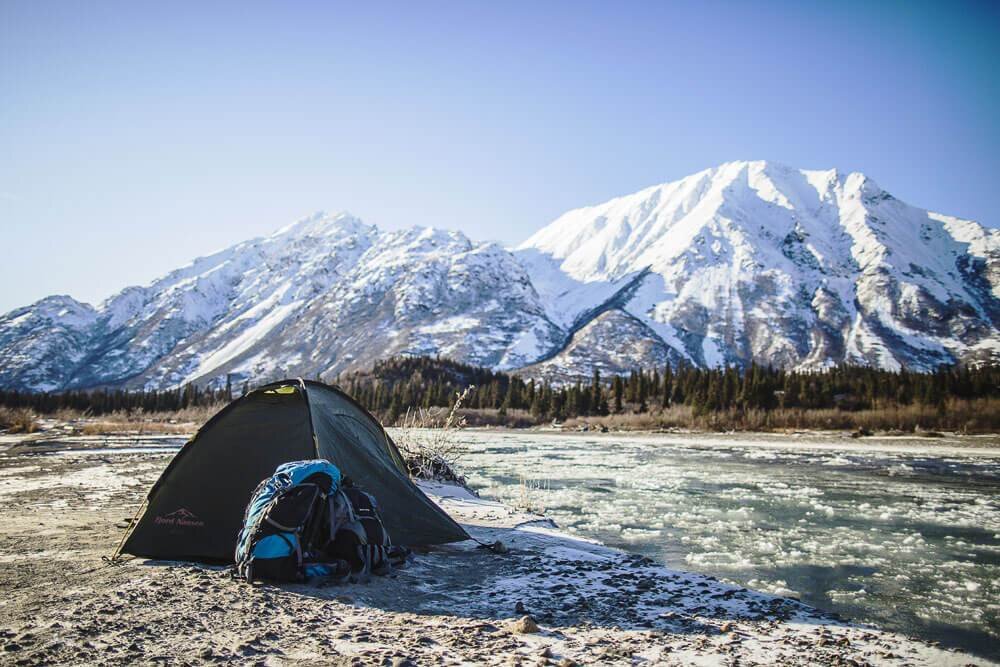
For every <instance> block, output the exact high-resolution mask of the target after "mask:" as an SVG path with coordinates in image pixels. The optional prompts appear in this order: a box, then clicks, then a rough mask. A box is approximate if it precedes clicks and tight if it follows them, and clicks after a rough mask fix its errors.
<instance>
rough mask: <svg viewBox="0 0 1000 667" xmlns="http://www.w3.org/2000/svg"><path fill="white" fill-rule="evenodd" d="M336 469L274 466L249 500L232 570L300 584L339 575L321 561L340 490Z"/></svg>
mask: <svg viewBox="0 0 1000 667" xmlns="http://www.w3.org/2000/svg"><path fill="white" fill-rule="evenodd" d="M340 482H341V475H340V470H338V469H337V467H336V466H335V465H333V464H332V463H330V462H329V461H325V460H321V459H318V460H312V461H292V462H290V463H285V464H282V465H280V466H278V469H277V470H275V471H274V474H273V475H271V476H270V477H268V478H267V479H265V480H264V481H263V482H261V483H260V485H258V486H257V489H256V490H255V491H254V492H253V495H252V496H251V498H250V503H249V504H248V505H247V509H246V514H245V515H244V517H243V529H242V530H241V531H240V536H239V539H238V540H237V542H236V572H237V574H238V575H239V576H240V577H242V578H244V579H246V580H247V581H253V580H254V579H270V580H272V581H303V580H305V579H306V578H307V577H311V576H327V575H333V574H339V573H338V572H337V569H338V565H337V564H336V563H329V562H327V563H324V562H322V561H323V560H324V559H323V557H322V553H321V551H322V549H323V547H324V546H325V545H326V543H327V542H328V541H329V539H330V536H331V529H332V525H331V521H332V520H333V516H332V514H331V512H330V511H329V508H330V506H331V501H332V499H333V497H334V496H335V495H336V494H337V492H338V491H339V488H340Z"/></svg>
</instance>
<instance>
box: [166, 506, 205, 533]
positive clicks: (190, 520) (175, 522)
mask: <svg viewBox="0 0 1000 667" xmlns="http://www.w3.org/2000/svg"><path fill="white" fill-rule="evenodd" d="M156 524H157V525H159V526H179V527H181V528H203V527H204V526H205V522H204V521H202V520H201V519H199V518H198V515H197V514H195V513H194V512H192V511H191V510H189V509H187V508H184V507H182V508H180V509H176V510H174V511H173V512H171V513H170V514H161V515H159V516H157V517H156Z"/></svg>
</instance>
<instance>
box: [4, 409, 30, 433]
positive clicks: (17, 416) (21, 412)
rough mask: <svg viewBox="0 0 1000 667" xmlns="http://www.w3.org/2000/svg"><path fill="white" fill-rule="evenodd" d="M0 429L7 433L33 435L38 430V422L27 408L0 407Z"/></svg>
mask: <svg viewBox="0 0 1000 667" xmlns="http://www.w3.org/2000/svg"><path fill="white" fill-rule="evenodd" d="M0 429H2V430H5V431H7V432H8V433H34V432H35V431H37V430H38V422H37V421H36V419H35V414H34V413H33V412H32V411H31V410H28V409H27V408H5V407H0Z"/></svg>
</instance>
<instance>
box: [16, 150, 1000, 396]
mask: <svg viewBox="0 0 1000 667" xmlns="http://www.w3.org/2000/svg"><path fill="white" fill-rule="evenodd" d="M998 328H1000V232H998V231H997V230H990V229H987V228H984V227H983V226H982V225H980V224H978V223H976V222H973V221H970V220H963V219H960V218H955V217H951V216H946V215H942V214H938V213H933V212H929V211H925V210H923V209H919V208H916V207H913V206H910V205H908V204H905V203H903V202H901V201H899V200H897V199H896V198H894V197H893V196H892V195H890V194H889V193H887V192H885V191H884V190H882V189H881V188H880V187H879V186H878V185H877V184H876V183H875V182H874V181H873V180H872V179H870V178H868V177H867V176H865V175H864V174H861V173H858V172H852V173H848V174H844V173H841V172H839V171H837V170H835V169H833V170H825V171H824V170H798V169H794V168H791V167H787V166H785V165H781V164H777V163H773V162H766V161H741V162H729V163H725V164H723V165H720V166H718V167H713V168H710V169H706V170H702V171H700V172H698V173H696V174H692V175H690V176H688V177H685V178H683V179H680V180H677V181H672V182H669V183H664V184H660V185H655V186H650V187H648V188H644V189H642V190H640V191H638V192H635V193H632V194H629V195H624V196H621V197H617V198H614V199H612V200H609V201H607V202H603V203H600V204H595V205H592V206H585V207H581V208H577V209H573V210H570V211H567V212H566V213H564V214H563V215H561V216H559V217H558V218H556V220H554V221H553V222H552V223H550V224H549V225H547V226H545V227H543V228H542V229H540V230H538V231H537V232H535V233H534V234H533V235H531V236H530V237H529V238H528V239H527V240H525V241H524V242H523V243H521V244H520V245H518V246H516V247H513V248H509V249H508V248H503V247H501V246H500V245H498V244H496V243H492V242H478V241H472V240H470V239H468V238H467V237H466V236H465V235H464V234H462V233H461V232H457V231H448V230H441V229H434V228H421V227H411V228H408V229H403V230H395V231H382V230H379V229H378V228H377V227H375V226H372V225H367V224H365V223H364V222H362V221H361V220H359V219H357V218H355V217H354V216H351V215H350V214H349V213H346V212H341V213H336V214H333V215H327V214H324V213H316V214H313V215H311V216H307V217H305V218H302V219H300V220H298V221H295V222H293V223H292V224H290V225H286V226H285V227H282V228H281V229H279V230H278V231H276V232H274V233H273V234H271V235H269V236H262V237H258V238H255V239H250V240H248V241H244V242H241V243H237V244H235V245H233V246H230V247H229V248H225V249H223V250H220V251H218V252H216V253H212V254H210V255H206V256H204V257H199V258H196V259H195V260H193V261H192V262H190V263H189V264H187V265H185V266H183V267H180V268H179V269H176V270H174V271H171V272H169V273H167V274H166V275H164V276H162V277H161V278H158V279H156V280H154V281H152V282H151V283H149V284H148V285H142V286H131V287H126V288H124V289H123V290H122V291H120V292H118V293H117V294H115V295H112V296H111V297H109V298H108V299H106V300H104V301H103V302H101V303H100V304H98V305H97V306H96V307H95V306H91V305H89V304H84V303H81V302H77V301H75V300H74V299H72V297H69V296H65V295H62V296H59V295H56V296H51V297H46V298H45V299H42V300H39V301H38V302H36V303H34V304H31V305H29V306H24V307H22V308H17V309H14V310H12V311H10V312H8V313H6V314H4V315H3V316H0V386H3V387H8V388H24V389H31V390H39V391H40V390H49V391H51V390H59V389H68V388H84V387H93V386H124V387H131V388H139V387H147V388H153V387H164V386H174V385H177V384H183V383H186V382H197V383H217V382H219V381H220V378H224V377H225V375H226V374H233V375H235V376H236V377H237V378H252V379H254V380H255V381H256V380H265V379H270V378H272V377H276V376H277V375H281V374H285V375H305V376H315V375H316V374H324V375H331V374H336V373H338V372H341V371H344V370H350V369H356V368H359V367H364V366H367V365H370V364H371V363H372V362H373V361H374V360H375V359H378V358H384V357H386V356H391V355H394V354H430V355H434V354H441V355H444V356H449V357H453V358H456V359H458V360H460V361H465V362H470V363H476V364H480V365H484V366H488V367H491V368H495V369H498V370H520V371H521V372H522V373H524V374H527V375H533V376H538V377H543V378H547V379H551V380H553V381H566V380H569V379H572V378H574V377H580V376H585V375H589V374H590V373H591V372H592V371H593V370H595V369H597V370H601V371H602V372H606V373H614V372H622V371H626V370H628V368H629V367H631V366H647V367H648V366H650V365H653V364H656V365H661V364H663V363H677V362H679V361H681V360H683V361H686V362H688V363H693V364H697V365H702V366H713V365H721V364H747V363H750V362H751V361H754V362H758V363H771V364H774V365H779V366H785V367H795V368H806V369H822V368H825V367H829V366H831V365H833V364H836V363H844V362H847V363H859V364H867V365H876V366H879V367H883V368H890V369H894V368H902V367H906V368H913V369H917V370H927V369H930V368H933V367H935V366H937V365H938V364H941V363H955V362H967V363H977V362H982V361H995V360H997V359H1000V335H998Z"/></svg>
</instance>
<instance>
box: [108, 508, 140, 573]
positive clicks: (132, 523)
mask: <svg viewBox="0 0 1000 667" xmlns="http://www.w3.org/2000/svg"><path fill="white" fill-rule="evenodd" d="M148 503H149V496H148V495H147V496H146V497H145V498H143V499H142V504H141V505H139V509H137V510H136V512H135V516H133V517H132V520H131V521H129V524H128V526H127V527H126V528H125V532H124V533H123V534H122V539H121V540H120V541H119V542H118V546H117V547H116V548H115V553H114V555H112V556H111V558H110V559H108V562H109V563H117V562H118V559H119V558H121V555H122V548H123V547H124V546H125V540H127V539H128V536H129V535H131V534H132V529H133V528H135V524H136V523H137V522H138V521H139V515H140V514H142V511H143V510H144V509H146V505H147V504H148ZM105 558H107V556H105Z"/></svg>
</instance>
